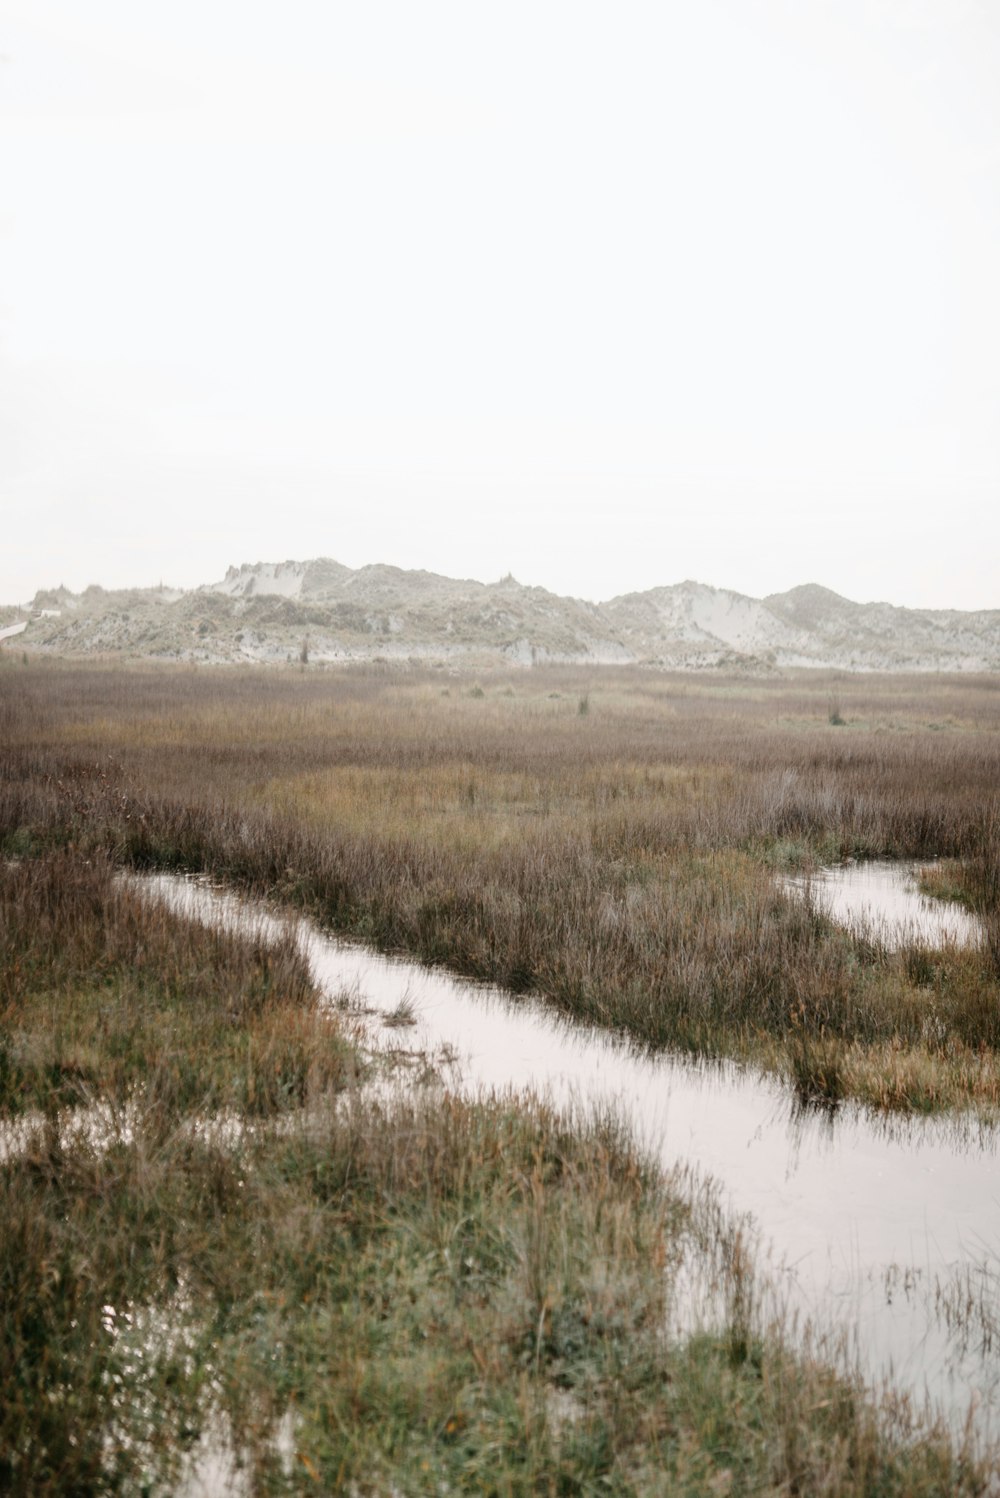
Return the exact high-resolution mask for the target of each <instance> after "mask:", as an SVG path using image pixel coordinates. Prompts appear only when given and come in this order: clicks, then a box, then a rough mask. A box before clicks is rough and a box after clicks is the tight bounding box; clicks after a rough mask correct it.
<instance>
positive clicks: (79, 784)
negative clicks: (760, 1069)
mask: <svg viewBox="0 0 1000 1498" xmlns="http://www.w3.org/2000/svg"><path fill="white" fill-rule="evenodd" d="M0 680H2V685H3V693H2V698H0V719H2V726H3V729H4V742H5V744H6V746H7V747H6V750H5V754H4V760H5V780H4V785H3V787H2V789H0V834H2V835H3V836H4V838H5V845H6V847H7V848H8V850H10V851H13V852H17V851H19V850H23V851H29V850H31V849H33V848H37V847H41V846H46V845H48V844H50V843H52V842H60V841H66V840H69V841H71V842H73V843H74V845H76V846H78V847H83V848H93V849H100V850H107V851H108V852H110V854H111V855H112V856H113V857H114V858H115V859H117V860H119V861H121V862H126V863H130V864H132V865H134V866H137V867H172V868H188V869H197V870H209V871H211V872H213V873H216V874H218V875H220V876H224V877H226V878H230V879H233V880H236V881H239V882H241V883H243V884H246V885H249V886H250V887H252V888H254V889H255V890H257V891H261V892H266V893H269V894H272V895H277V896H279V897H280V898H282V899H285V900H289V901H292V902H294V903H296V904H298V905H299V906H300V907H302V908H305V909H308V910H309V911H310V912H311V913H313V914H314V915H316V916H318V917H319V918H320V919H321V920H323V921H326V922H329V923H331V924H332V925H334V926H335V927H337V928H338V929H340V930H342V931H346V932H350V933H351V934H354V935H358V936H361V937H363V938H365V939H367V940H370V941H372V942H374V943H376V944H378V945H379V946H381V947H383V948H386V949H399V950H406V951H409V952H411V953H414V954H416V955H417V956H419V957H421V958H423V959H424V960H426V961H429V962H440V963H446V964H448V965H449V966H451V967H453V968H455V969H456V970H458V971H460V972H462V973H464V974H467V975H471V976H475V977H480V978H484V979H489V980H490V981H493V982H497V983H500V984H502V985H504V986H505V987H508V988H510V989H512V990H514V991H524V990H526V989H528V988H532V989H537V990H538V991H539V992H541V993H543V994H544V995H546V996H547V997H548V998H549V999H550V1000H551V1001H552V1002H554V1003H556V1004H558V1005H559V1006H560V1007H562V1008H563V1009H564V1010H566V1011H567V1012H569V1013H571V1014H573V1015H575V1016H577V1017H579V1018H581V1019H583V1020H586V1021H590V1022H594V1023H598V1024H602V1025H608V1026H612V1027H616V1028H622V1029H625V1030H627V1031H628V1032H629V1033H631V1034H632V1035H633V1036H634V1037H635V1038H636V1039H638V1040H639V1041H640V1042H642V1043H644V1044H648V1045H650V1046H654V1047H663V1046H673V1047H678V1048H683V1049H687V1050H691V1051H695V1052H699V1053H703V1054H735V1055H740V1056H750V1057H753V1058H755V1059H757V1060H759V1061H760V1062H762V1063H763V1064H765V1065H769V1066H773V1067H776V1068H778V1069H779V1070H782V1071H784V1072H786V1073H787V1074H789V1075H790V1076H792V1077H793V1078H794V1080H795V1082H796V1085H797V1086H798V1087H799V1090H800V1092H801V1093H802V1095H803V1096H804V1097H820V1098H824V1099H827V1100H829V1099H835V1098H836V1097H838V1096H841V1095H845V1094H847V1093H853V1094H855V1095H858V1096H861V1097H863V1098H866V1099H868V1100H869V1101H872V1102H874V1103H876V1104H878V1105H880V1106H889V1107H902V1108H923V1109H926V1108H933V1107H941V1106H948V1105H954V1104H962V1103H966V1102H971V1103H973V1104H974V1105H976V1106H978V1107H979V1108H980V1109H981V1110H983V1111H984V1112H987V1113H990V1112H993V1111H995V1110H996V1109H997V1108H998V1107H1000V1064H998V1050H1000V982H998V978H1000V915H998V902H997V894H998V870H1000V810H998V804H1000V803H998V799H997V787H998V785H1000V737H998V735H997V732H996V727H997V721H998V718H997V708H998V704H1000V697H998V691H997V684H996V682H995V681H994V680H993V679H992V678H976V679H962V680H956V679H954V678H950V679H936V680H934V681H932V682H927V681H926V680H917V679H905V678H882V679H870V680H860V681H853V680H852V681H851V682H850V683H849V684H848V683H845V682H844V681H843V680H830V679H827V678H822V677H819V678H810V677H804V678H800V679H796V680H794V681H789V682H781V681H779V682H767V683H747V682H745V681H727V680H725V679H721V680H713V679H708V678H690V677H663V676H657V675H653V674H650V673H643V672H639V671H631V672H621V671H603V672H597V671H591V672H588V673H587V674H586V675H585V676H584V675H581V674H580V673H574V672H569V671H533V672H531V673H518V674H510V675H509V676H503V675H497V676H495V677H489V678H487V677H483V678H481V679H480V680H479V681H476V680H475V679H472V678H451V677H449V678H444V677H443V676H442V674H441V673H434V672H418V671H395V672H394V671H390V670H388V669H385V668H370V669H368V670H353V671H340V672H333V671H315V672H314V671H311V670H310V671H301V672H298V671H272V672H259V671H257V672H254V671H246V672H244V671H213V672H204V671H177V670H169V669H161V670H156V669H149V668H141V669H140V668H133V669H127V670H124V669H118V670H113V669H108V668H104V669H95V668H88V667H73V668H59V667H56V666H48V667H45V668H35V667H32V668H30V669H28V670H24V669H18V668H16V667H13V666H8V668H7V669H6V670H5V671H4V672H3V673H2V676H0ZM483 683H485V685H484V684H483ZM834 693H835V694H836V699H837V704H838V713H837V716H839V717H844V718H846V719H847V722H846V724H845V725H844V726H834V725H833V724H832V723H831V722H830V718H831V716H833V715H832V714H831V712H830V710H829V703H830V700H831V697H832V695H833V694H834ZM847 855H850V856H867V855H872V856H876V855H877V856H900V857H914V858H926V857H932V856H943V857H947V858H950V859H952V860H957V861H960V862H959V863H958V865H957V867H958V868H959V870H960V874H959V877H960V878H961V880H962V881H963V890H964V893H965V896H966V898H967V899H968V900H969V901H970V902H971V903H973V904H975V905H976V906H977V908H978V909H979V910H980V911H981V913H982V915H983V917H984V920H985V922H986V926H987V931H988V933H989V940H988V942H987V944H986V946H985V947H984V950H983V951H982V952H978V951H976V952H956V951H945V952H940V953H934V952H929V951H925V950H922V949H919V948H913V949H911V950H909V951H905V952H902V953H899V954H893V953H888V952H886V951H884V950H883V949H882V948H881V947H880V946H879V944H878V943H877V942H876V941H874V940H872V941H868V942H866V941H863V940H861V941H859V940H857V939H853V938H850V937H848V936H846V935H844V934H843V933H841V932H838V931H837V930H835V929H833V928H832V927H831V926H830V924H829V923H828V922H826V921H825V920H823V919H822V918H820V917H819V916H817V914H816V913H815V912H813V911H810V910H809V909H807V908H804V907H802V906H800V905H798V904H795V903H793V902H790V901H788V900H787V899H786V898H785V897H784V896H783V895H782V893H781V892H780V890H778V889H777V888H776V887H775V884H774V881H773V878H772V876H771V872H770V866H773V865H774V864H776V863H777V864H789V863H799V864H801V863H803V862H805V863H808V862H809V861H810V860H814V859H832V858H836V857H840V856H847ZM890 1062H891V1065H890V1064H889V1063H890Z"/></svg>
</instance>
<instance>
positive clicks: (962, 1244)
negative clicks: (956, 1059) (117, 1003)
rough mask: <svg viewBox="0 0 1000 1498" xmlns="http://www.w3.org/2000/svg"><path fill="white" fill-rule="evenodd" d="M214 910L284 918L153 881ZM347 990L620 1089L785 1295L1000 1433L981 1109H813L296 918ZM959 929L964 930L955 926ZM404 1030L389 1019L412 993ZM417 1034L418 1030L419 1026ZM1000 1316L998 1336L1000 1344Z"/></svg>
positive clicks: (786, 1094)
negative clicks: (924, 1113) (748, 1230)
mask: <svg viewBox="0 0 1000 1498" xmlns="http://www.w3.org/2000/svg"><path fill="white" fill-rule="evenodd" d="M144 884H145V885H146V887H148V888H149V889H150V890H151V892H155V893H156V894H157V896H158V897H160V898H162V899H164V900H166V901H167V902H168V903H169V904H170V905H171V906H172V907H173V908H174V909H175V910H178V911H181V912H184V913H186V914H188V915H189V916H191V917H193V918H196V919H198V920H201V921H205V922H210V923H216V924H221V925H227V926H239V925H245V924H246V923H247V921H252V923H253V926H254V929H256V930H259V931H261V932H263V933H264V934H265V935H266V934H267V933H268V931H273V930H277V929H278V928H279V926H280V927H281V928H282V929H284V926H283V923H282V922H281V921H279V919H278V918H277V917H275V916H274V915H271V914H268V913H267V911H266V910H264V909H263V907H257V906H253V905H250V904H249V903H248V902H246V901H244V900H242V899H240V898H239V897H237V896H234V895H232V894H230V893H226V892H224V891H221V890H217V889H213V888H210V887H208V886H207V885H205V884H204V883H199V882H195V881H190V880H186V879H184V878H181V877H175V876H169V875H161V876H152V877H149V878H147V879H145V880H144ZM296 929H297V931H298V934H299V938H300V940H301V941H302V943H303V945H304V948H305V950H306V951H307V953H308V956H309V959H310V962H311V965H312V970H313V973H314V976H315V978H316V980H317V982H318V983H319V985H320V986H321V988H322V990H323V991H324V993H325V994H326V995H327V996H328V997H329V999H330V1000H331V1002H334V1001H339V1002H344V997H345V996H347V997H348V998H349V1000H350V1002H351V1003H352V1004H353V1005H354V1007H355V1008H356V1009H357V1010H362V1009H363V1010H365V1011H367V1012H368V1016H369V1018H368V1036H367V1039H368V1043H369V1044H371V1045H373V1046H378V1047H381V1048H383V1049H385V1050H392V1049H394V1048H399V1047H401V1046H403V1047H405V1049H406V1050H407V1051H410V1052H414V1053H416V1052H424V1053H427V1054H428V1055H430V1056H431V1057H434V1058H436V1060H437V1062H438V1065H439V1066H443V1067H444V1069H445V1071H446V1074H447V1078H448V1082H449V1085H452V1086H455V1087H461V1088H463V1089H465V1090H466V1091H469V1092H473V1093H474V1092H477V1091H480V1090H482V1089H507V1088H510V1087H514V1088H528V1087H530V1088H534V1089H536V1090H537V1091H538V1092H540V1093H541V1094H543V1095H546V1096H548V1097H550V1098H551V1099H552V1100H553V1101H554V1102H555V1103H557V1104H583V1105H585V1106H589V1105H593V1104H598V1105H607V1104H609V1103H610V1104H613V1105H615V1106H617V1107H618V1109H619V1110H620V1111H621V1112H622V1113H623V1114H624V1116H625V1117H626V1118H627V1119H628V1121H629V1122H630V1124H631V1127H632V1129H633V1131H634V1133H635V1135H636V1137H637V1138H638V1139H639V1141H640V1142H641V1143H643V1144H644V1145H646V1146H648V1147H650V1148H652V1149H654V1150H655V1151H656V1152H657V1154H658V1155H659V1158H660V1159H661V1160H662V1162H663V1164H664V1166H665V1167H667V1168H668V1169H669V1168H671V1167H674V1166H690V1167H693V1168H694V1169H695V1170H696V1172H697V1173H698V1174H699V1175H700V1176H704V1177H711V1178H712V1179H713V1180H714V1181H715V1182H716V1183H717V1185H718V1186H719V1188H720V1189H721V1192H722V1195H723V1199H724V1201H725V1204H726V1206H727V1207H728V1208H729V1209H730V1210H731V1211H732V1212H734V1213H736V1214H740V1215H742V1214H750V1215H751V1216H752V1218H753V1221H754V1224H755V1226H756V1229H757V1231H758V1234H759V1243H760V1252H761V1254H762V1255H763V1256H764V1257H766V1259H767V1261H768V1262H767V1265H766V1274H767V1276H768V1278H769V1280H770V1282H771V1283H772V1284H773V1285H774V1286H775V1289H776V1294H777V1298H778V1300H779V1301H780V1302H781V1304H782V1305H783V1306H784V1308H785V1310H786V1313H787V1314H788V1315H789V1316H790V1317H791V1318H794V1319H796V1320H798V1322H799V1324H802V1322H803V1321H804V1320H805V1319H806V1318H808V1320H809V1321H810V1322H811V1323H812V1325H813V1326H814V1327H815V1328H818V1329H819V1331H820V1332H829V1333H830V1334H836V1333H838V1332H840V1333H843V1335H844V1338H845V1341H846V1344H847V1346H848V1347H849V1350H850V1354H851V1356H852V1357H854V1358H856V1360H857V1362H858V1363H859V1365H860V1367H861V1370H862V1372H863V1374H864V1376H865V1378H866V1379H867V1380H868V1381H869V1382H870V1384H871V1385H872V1386H873V1387H874V1388H881V1387H883V1386H885V1385H886V1384H887V1383H888V1384H891V1386H892V1387H893V1388H895V1389H896V1390H898V1391H900V1392H903V1393H905V1394H907V1395H909V1396H910V1397H912V1398H913V1399H914V1400H915V1401H916V1402H917V1403H918V1405H921V1406H922V1405H923V1403H924V1401H925V1400H926V1399H928V1398H929V1399H930V1401H931V1402H932V1404H933V1405H934V1407H935V1408H937V1409H939V1410H940V1411H941V1412H943V1413H944V1414H945V1415H946V1417H947V1418H948V1419H949V1420H950V1421H951V1423H952V1424H953V1426H954V1427H955V1428H956V1430H961V1429H962V1428H963V1427H964V1424H965V1421H966V1418H967V1416H968V1415H969V1411H970V1408H971V1410H972V1416H971V1419H972V1425H973V1427H974V1429H975V1431H976V1433H977V1434H978V1436H980V1437H981V1438H983V1439H986V1440H992V1439H994V1438H996V1437H998V1436H1000V1174H998V1164H997V1137H996V1135H995V1134H994V1133H993V1132H992V1131H991V1130H989V1129H986V1128H981V1127H979V1126H978V1125H977V1124H976V1123H975V1122H974V1121H971V1120H970V1119H968V1118H965V1119H963V1118H962V1117H959V1118H958V1119H957V1120H956V1119H954V1118H952V1119H950V1120H947V1121H945V1120H940V1119H916V1120H913V1121H899V1120H889V1121H888V1122H886V1121H885V1120H883V1119H879V1118H873V1117H871V1116H870V1115H869V1114H867V1113H865V1112H864V1111H862V1110H861V1109H858V1108H855V1107H852V1106H842V1107H840V1108H839V1109H838V1110H837V1112H836V1113H835V1114H816V1113H811V1112H803V1110H802V1109H801V1108H800V1107H799V1106H798V1105H797V1104H796V1102H795V1100H794V1099H793V1097H792V1094H791V1092H790V1090H789V1089H788V1088H787V1087H786V1086H784V1085H783V1084H782V1083H780V1082H779V1081H777V1080H776V1079H774V1078H770V1077H767V1076H764V1075H761V1074H760V1073H758V1072H756V1071H753V1070H751V1069H748V1068H743V1067H738V1066H735V1065H732V1064H722V1065H692V1064H689V1063H686V1062H684V1061H682V1060H679V1059H677V1058H674V1057H671V1056H669V1055H664V1056H658V1057H653V1058H650V1057H648V1056H643V1055H640V1054H637V1053H636V1052H635V1051H634V1049H632V1048H631V1047H630V1046H629V1045H628V1044H626V1043H625V1042H623V1041H622V1040H620V1039H616V1038H614V1037H611V1036H609V1035H608V1034H606V1033H604V1032H600V1031H596V1030H591V1029H586V1028H583V1027H581V1026H577V1025H570V1024H569V1023H567V1022H565V1021H563V1020H561V1019H560V1018H559V1017H558V1016H555V1015H554V1014H553V1013H552V1012H551V1011H550V1010H548V1009H546V1008H545V1007H544V1006H543V1005H542V1004H541V1003H539V1002H536V1001H533V1000H530V999H517V1000H514V999H512V998H510V997H509V996H506V995H504V994H503V993H500V992H498V991H496V990H493V989H489V988H485V987H482V986H478V985H475V984H471V983H468V982H463V981H461V980H459V979H456V978H453V977H451V976H449V975H447V974H446V973H444V972H442V971H440V970H436V969H428V968H425V967H422V966H420V965H418V964H416V963H412V962H407V961H404V960H400V959H396V958H387V957H383V956H380V955H378V954H376V953H373V952H372V951H370V950H369V949H367V948H366V947H364V946H361V945H358V944H355V943H351V942H346V941H342V940H340V939H337V938H335V937H331V936H329V935H326V934H324V933H321V932H319V931H318V930H317V929H316V928H315V927H313V926H311V925H310V924H309V923H308V922H306V921H304V920H302V921H298V922H297V923H296ZM949 939H953V938H949ZM401 1004H403V1005H404V1009H405V1011H406V1012H407V1014H409V1015H412V1020H413V1023H412V1024H410V1025H408V1026H407V1027H406V1028H405V1029H400V1028H398V1027H396V1026H389V1025H387V1024H386V1023H385V1020H386V1019H387V1018H392V1017H394V1016H395V1017H398V1015H399V1011H400V1005H401ZM401 1037H402V1038H401ZM994 1333H996V1342H995V1343H994Z"/></svg>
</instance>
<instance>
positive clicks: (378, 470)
mask: <svg viewBox="0 0 1000 1498" xmlns="http://www.w3.org/2000/svg"><path fill="white" fill-rule="evenodd" d="M0 18H2V19H0V52H2V54H3V56H2V61H0V602H12V601H15V600H21V599H25V598H27V597H29V596H30V595H32V594H33V593H34V591H35V589H36V588H39V587H44V586H53V585H55V584H57V583H60V582H64V583H66V584H67V586H70V587H73V588H81V587H84V586H86V585H87V584H88V583H90V582H100V583H103V584H104V585H105V586H123V585H148V584H152V583H155V582H158V581H159V580H160V579H161V578H162V579H163V580H164V581H165V582H170V583H174V584H177V585H181V586H190V585H193V584H196V583H201V582H207V581H212V580H214V579H216V578H218V577H220V576H221V575H222V574H223V572H224V571H225V568H226V566H227V565H228V564H229V563H231V562H236V563H239V562H244V561H251V562H252V561H257V560H283V559H285V558H299V559H302V558H307V557H313V556H332V557H336V558H337V559H338V560H340V561H342V562H345V563H347V564H349V565H351V566H359V565H361V564H363V563H365V562H371V561H386V562H393V563H396V564H397V565H399V566H404V567H428V568H431V569H433V570H435V571H440V572H446V573H449V574H451V575H460V576H473V577H479V578H482V579H484V580H489V579H492V578H497V577H499V576H500V575H501V574H503V573H505V572H507V571H513V572H514V573H515V575H516V576H517V577H518V578H519V579H521V580H522V581H524V582H531V583H542V584H544V585H546V586H548V587H551V588H553V589H554V590H556V591H557V592H569V593H575V594H578V595H581V596H584V597H590V598H606V597H610V596H611V595H613V594H615V593H620V592H625V591H630V590H632V589H637V588H645V587H650V586H653V585H656V584H661V583H669V582H677V581H680V580H681V579H683V578H685V577H695V578H698V579H700V580H701V581H704V582H711V583H716V584H719V585H722V586H728V587H734V588H738V589H740V590H741V591H744V592H748V593H752V594H756V595H761V594H764V593H767V592H771V591H776V590H780V589H784V588H787V587H790V586H793V585H795V584H796V583H801V582H807V581H817V582H822V583H825V584H826V585H827V586H829V587H832V588H835V589H836V590H837V591H838V592H841V593H844V594H846V595H848V596H849V597H852V598H856V599H870V598H886V599H889V600H890V601H892V602H896V603H904V604H912V605H924V606H954V607H962V608H984V607H1000V567H998V556H1000V546H998V542H1000V271H998V267H1000V85H998V79H1000V3H998V0H984V3H970V4H966V3H963V0H926V3H925V0H615V3H610V0H606V3H588V0H524V3H522V0H503V3H502V4H501V3H492V4H485V3H477V0H455V3H444V0H420V3H419V4H415V3H413V0H406V3H403V0H400V3H386V0H351V3H345V0H325V3H320V0H283V3H282V4H281V5H278V4H276V3H274V0H271V3H269V4H267V5H264V4H261V3H255V0H240V3H238V4H237V3H236V0H170V3H169V4H160V5H152V4H148V3H136V0H87V4H86V5H81V4H80V3H79V0H4V4H3V6H2V7H0Z"/></svg>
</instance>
